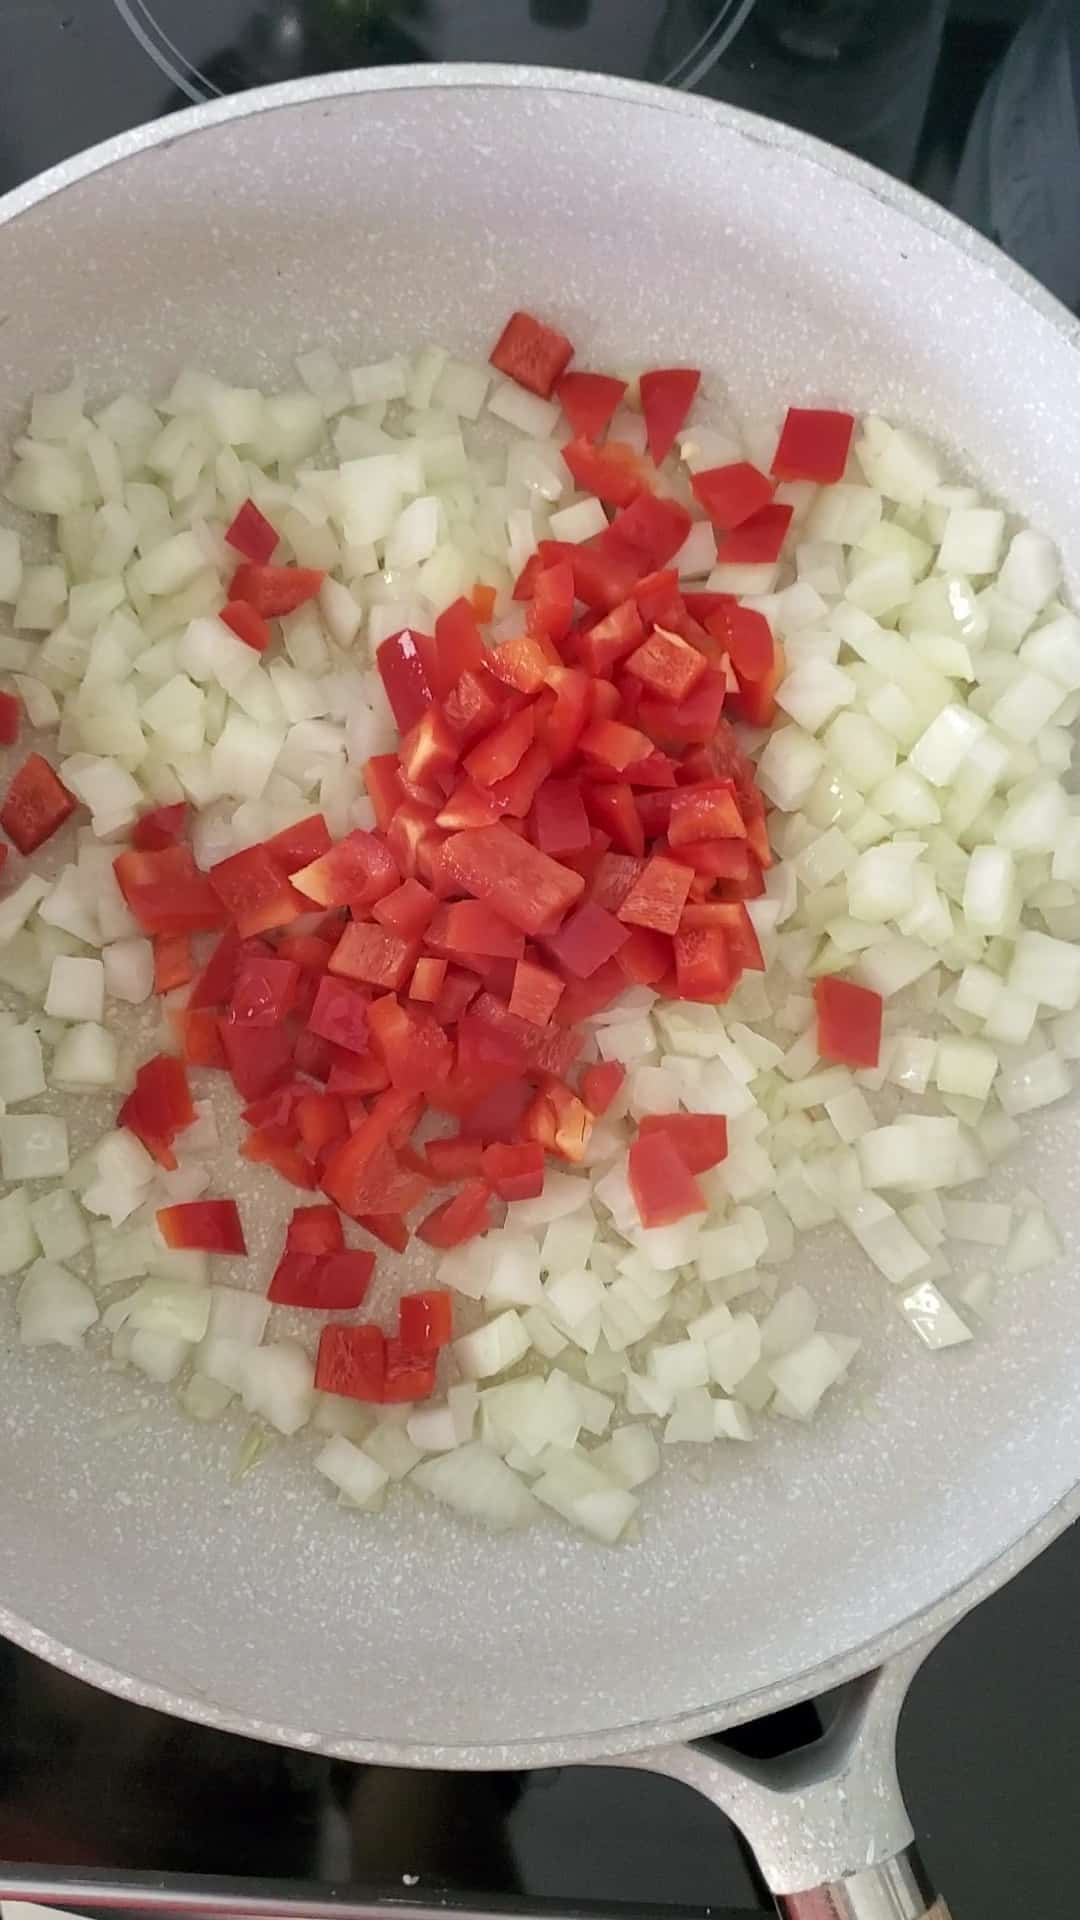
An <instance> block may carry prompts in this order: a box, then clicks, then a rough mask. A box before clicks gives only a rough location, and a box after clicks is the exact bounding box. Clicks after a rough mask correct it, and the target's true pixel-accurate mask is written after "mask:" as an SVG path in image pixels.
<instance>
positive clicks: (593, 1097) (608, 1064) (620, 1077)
mask: <svg viewBox="0 0 1080 1920" xmlns="http://www.w3.org/2000/svg"><path fill="white" fill-rule="evenodd" d="M625 1079H626V1068H625V1067H624V1066H623V1065H622V1063H621V1062H620V1061H618V1060H600V1061H598V1062H597V1063H596V1064H595V1065H594V1066H591V1067H586V1068H585V1071H584V1073H583V1074H582V1076H581V1097H582V1099H583V1100H584V1102H585V1105H586V1106H587V1107H588V1109H589V1112H590V1113H592V1114H596V1115H597V1116H599V1115H600V1114H602V1113H606V1112H607V1110H608V1108H609V1107H610V1105H611V1103H612V1101H613V1100H614V1098H615V1095H616V1094H617V1093H618V1091H619V1088H620V1087H621V1086H622V1083H623V1081H624V1080H625ZM493 1184H494V1183H493Z"/></svg>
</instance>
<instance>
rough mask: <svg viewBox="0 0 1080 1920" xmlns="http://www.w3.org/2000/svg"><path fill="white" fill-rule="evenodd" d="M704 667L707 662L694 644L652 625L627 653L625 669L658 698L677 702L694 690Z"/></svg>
mask: <svg viewBox="0 0 1080 1920" xmlns="http://www.w3.org/2000/svg"><path fill="white" fill-rule="evenodd" d="M707 668H708V661H707V660H706V659H705V656H704V654H701V653H699V652H698V651H697V648H696V647H691V646H688V645H687V643H686V641H685V640H680V638H679V636H678V634H677V633H668V632H667V630H666V629H665V628H664V627H655V628H654V629H653V632H652V633H651V634H650V635H649V638H648V639H647V640H645V641H643V642H642V644H641V646H640V647H637V648H636V649H635V651H634V652H633V653H632V654H631V655H630V657H629V659H628V660H627V662H626V668H625V670H626V672H627V673H632V674H633V675H634V677H635V679H637V680H640V681H641V682H642V683H643V685H644V686H646V687H647V688H648V689H649V692H650V693H652V694H655V695H656V696H657V697H658V698H659V699H661V700H671V701H674V702H677V701H680V700H685V699H686V698H687V696H688V695H689V694H691V693H692V692H693V690H694V688H695V687H696V686H697V684H698V682H699V681H700V680H701V679H702V677H703V675H704V674H705V672H706V670H707Z"/></svg>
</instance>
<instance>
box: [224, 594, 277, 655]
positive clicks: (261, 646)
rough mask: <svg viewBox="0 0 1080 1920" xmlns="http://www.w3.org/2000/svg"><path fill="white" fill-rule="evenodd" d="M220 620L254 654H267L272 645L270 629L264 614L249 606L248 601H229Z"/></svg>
mask: <svg viewBox="0 0 1080 1920" xmlns="http://www.w3.org/2000/svg"><path fill="white" fill-rule="evenodd" d="M218 619H219V620H220V621H221V622H222V624H223V625H224V626H226V627H228V629H229V631H230V633H235V635H236V637H237V639H238V640H242V641H243V643H244V645H245V647H250V648H251V649H252V651H253V652H254V653H265V652H266V649H267V647H268V646H269V645H270V628H269V626H268V624H267V622H266V621H265V620H264V619H263V617H262V614H261V613H259V612H257V610H256V609H255V608H254V607H252V606H249V605H248V602H247V601H246V600H228V601H226V603H225V605H224V606H223V607H222V609H221V611H220V613H219V614H218Z"/></svg>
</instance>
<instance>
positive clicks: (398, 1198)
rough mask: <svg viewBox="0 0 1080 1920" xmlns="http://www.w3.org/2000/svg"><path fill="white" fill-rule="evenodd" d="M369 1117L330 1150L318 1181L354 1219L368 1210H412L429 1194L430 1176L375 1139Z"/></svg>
mask: <svg viewBox="0 0 1080 1920" xmlns="http://www.w3.org/2000/svg"><path fill="white" fill-rule="evenodd" d="M370 1118H371V1116H370V1115H369V1117H368V1120H367V1121H364V1122H362V1123H361V1125H360V1126H359V1127H357V1129H356V1132H355V1133H353V1134H352V1135H351V1136H350V1138H349V1139H348V1140H343V1141H342V1142H341V1144H340V1146H336V1147H333V1148H332V1149H331V1152H330V1154H329V1156H328V1158H327V1161H326V1165H325V1166H324V1168H323V1170H322V1175H321V1177H320V1181H319V1184H320V1186H321V1187H322V1190H323V1192H324V1193H326V1194H329V1196H330V1198H331V1200H335V1201H336V1202H337V1204H338V1206H339V1207H340V1208H341V1210H342V1212H343V1213H347V1214H349V1215H350V1217H351V1218H352V1219H359V1218H360V1217H361V1215H363V1214H366V1213H383V1212H385V1213H409V1212H411V1210H412V1208H413V1207H415V1206H417V1205H418V1204H419V1202H420V1201H421V1200H423V1199H425V1198H426V1196H427V1194H428V1193H429V1191H430V1188H431V1180H430V1176H429V1175H428V1174H426V1173H422V1172H421V1171H420V1170H419V1169H418V1168H416V1167H410V1166H405V1165H403V1164H402V1162H401V1161H399V1159H398V1156H397V1154H396V1153H395V1152H394V1150H393V1148H392V1147H390V1146H388V1145H387V1143H386V1140H385V1139H380V1138H377V1137H376V1138H375V1139H373V1138H372V1134H371V1131H370Z"/></svg>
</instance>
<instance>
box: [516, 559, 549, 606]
mask: <svg viewBox="0 0 1080 1920" xmlns="http://www.w3.org/2000/svg"><path fill="white" fill-rule="evenodd" d="M547 564H550V563H547ZM544 565H545V562H544V560H543V559H542V558H541V556H540V552H539V550H537V552H536V553H530V555H529V557H528V559H527V560H526V562H525V565H524V566H523V567H522V569H521V572H520V573H519V574H518V577H517V579H516V580H515V581H514V586H513V592H512V594H511V599H513V600H531V599H532V596H533V587H534V586H535V584H536V576H537V574H538V573H539V572H540V569H541V567H543V566H544Z"/></svg>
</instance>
